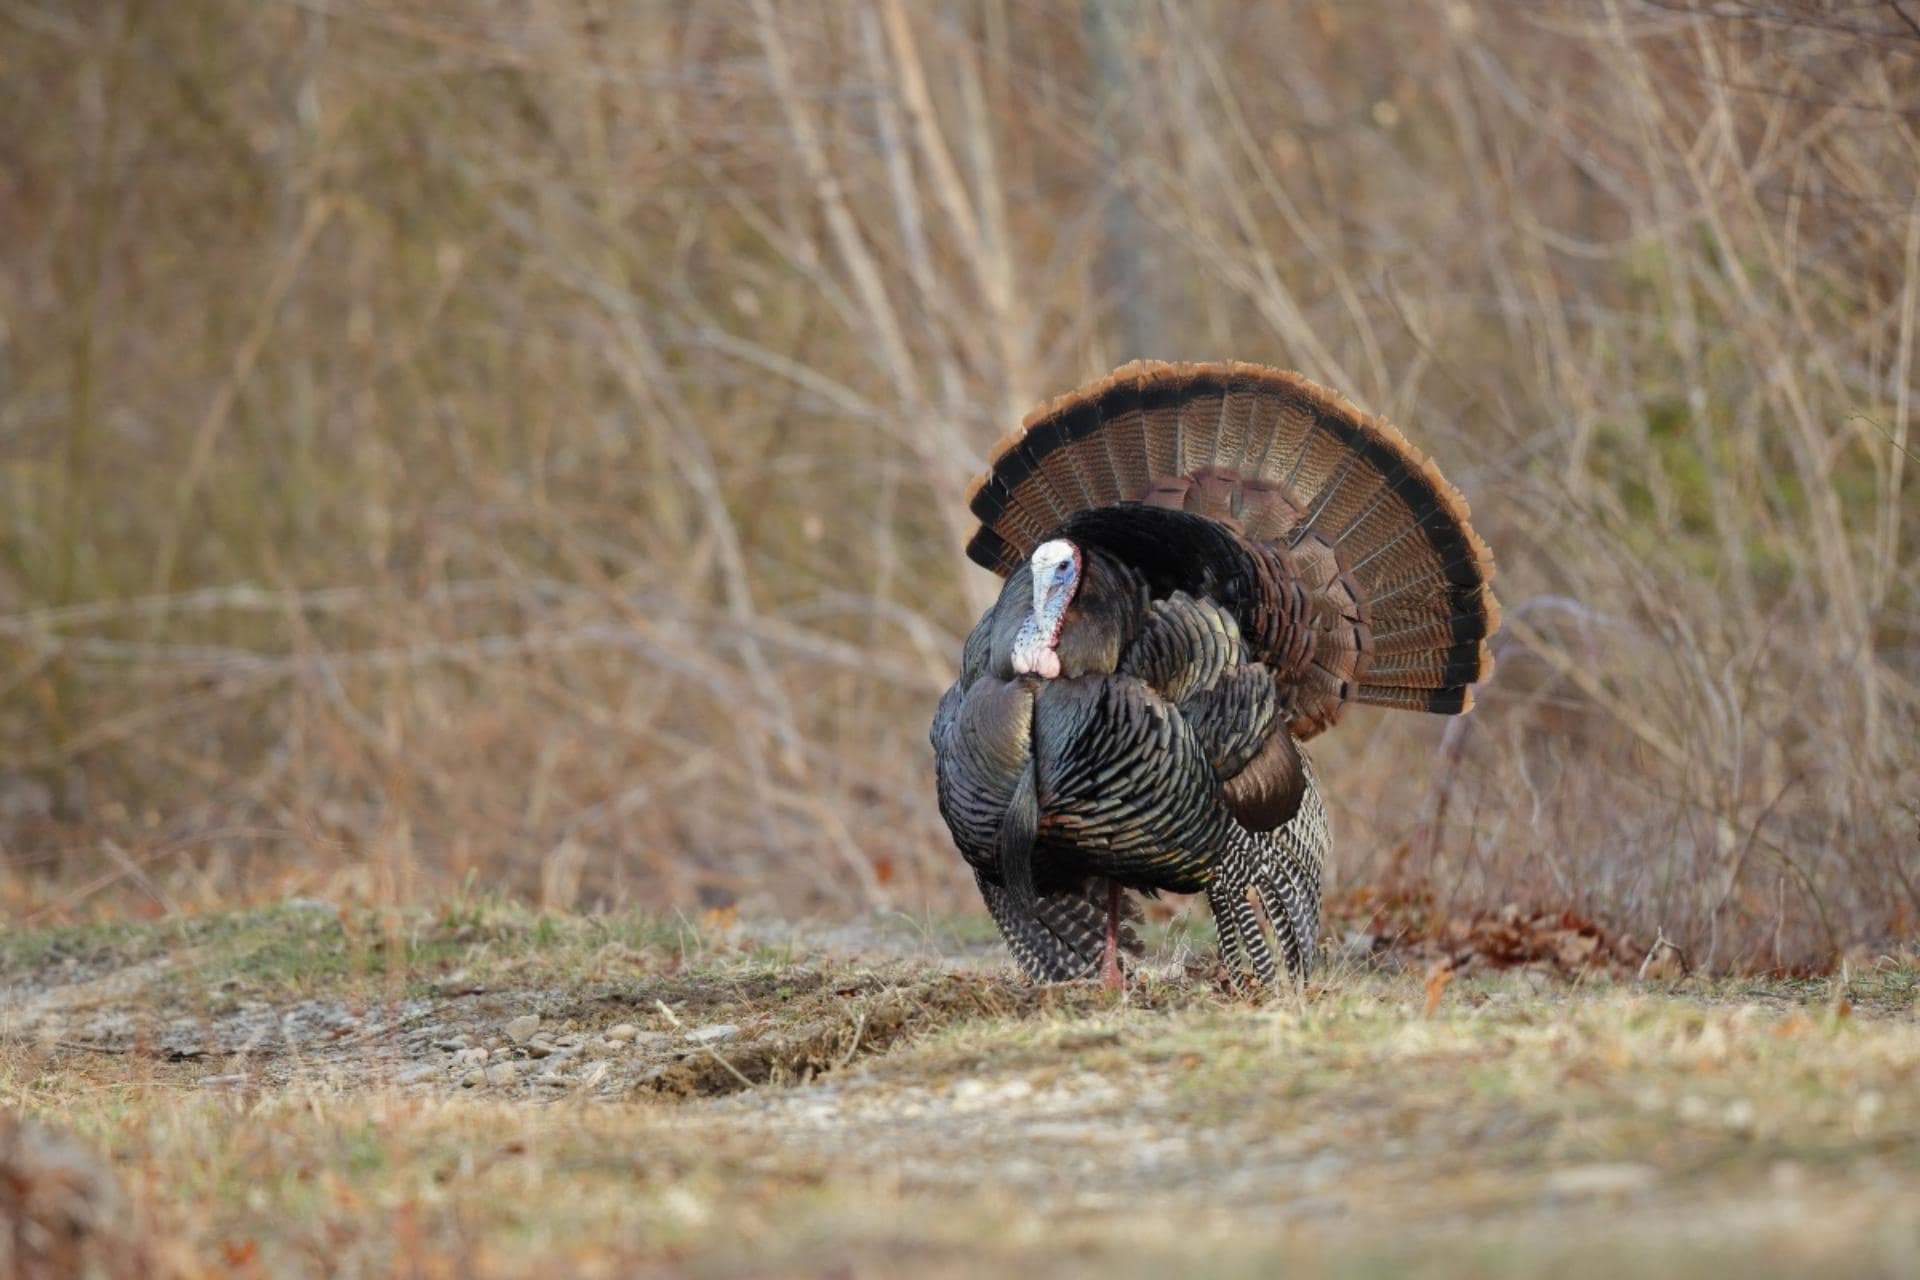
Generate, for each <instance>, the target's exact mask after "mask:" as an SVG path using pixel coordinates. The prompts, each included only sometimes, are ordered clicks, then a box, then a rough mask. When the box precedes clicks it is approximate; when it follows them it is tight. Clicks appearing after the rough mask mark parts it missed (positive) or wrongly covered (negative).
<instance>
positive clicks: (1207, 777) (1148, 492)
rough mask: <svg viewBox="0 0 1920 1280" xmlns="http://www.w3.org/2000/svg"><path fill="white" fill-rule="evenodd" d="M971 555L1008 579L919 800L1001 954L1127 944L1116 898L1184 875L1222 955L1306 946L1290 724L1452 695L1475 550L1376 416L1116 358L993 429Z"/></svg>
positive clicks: (1433, 482)
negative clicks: (1003, 949)
mask: <svg viewBox="0 0 1920 1280" xmlns="http://www.w3.org/2000/svg"><path fill="white" fill-rule="evenodd" d="M970 505H971V508H972V511H973V513H974V515H975V516H977V517H978V518H979V520H980V528H979V530H978V531H977V532H976V533H975V534H974V536H973V539H972V541H971V542H970V543H969V544H968V546H967V554H968V556H970V557H971V558H972V559H973V560H974V561H976V562H977V563H979V564H981V565H983V566H985V567H986V568H989V569H992V570H993V571H994V572H995V573H998V574H1000V575H1002V576H1003V577H1005V578H1006V585H1005V587H1004V588H1002V590H1001V592H1000V598H999V600H998V602H996V603H995V604H994V605H993V607H992V608H990V609H988V610H987V612H986V614H985V615H984V616H983V617H982V618H981V619H980V622H979V624H978V625H977V626H975V627H974V629H973V632H972V634H971V635H969V636H968V637H967V641H966V646H965V649H964V651H963V654H962V658H961V672H960V678H959V680H958V681H957V682H955V684H954V685H953V687H952V688H951V689H949V690H947V693H946V695H945V696H944V697H943V698H942V699H941V700H940V707H939V710H938V711H937V712H936V713H935V716H934V721H933V728H932V735H931V736H932V740H933V748H934V753H935V758H936V762H937V777H938V790H939V802H940V811H941V815H942V816H943V817H944V818H945V819H946V822H947V825H948V828H949V829H950V830H951V831H952V833H953V838H954V842H955V843H956V844H957V845H958V846H959V848H960V851H961V853H962V855H963V856H964V857H965V858H966V859H967V861H968V863H969V864H971V865H972V867H973V869H974V873H975V876H976V878H977V880H978V881H979V885H980V891H981V894H982V896H983V897H984V898H985V899H986V903H987V907H988V909H989V911H990V912H991V913H992V915H993V918H994V920H995V921H996V922H997V923H998V925H999V927H1000V930H1001V932H1002V933H1003V934H1004V935H1005V937H1006V940H1007V943H1008V946H1009V947H1010V949H1011V950H1012V952H1013V954H1014V956H1015V958H1016V960H1017V961H1018V963H1019V964H1020V966H1021V967H1022V968H1023V969H1024V970H1025V971H1026V972H1027V973H1028V974H1029V975H1030V976H1032V977H1034V978H1035V979H1038V980H1042V981H1061V980H1065V979H1070V978H1080V977H1088V976H1091V975H1092V974H1093V973H1094V972H1096V971H1099V972H1102V973H1103V974H1104V976H1105V978H1106V981H1107V982H1108V984H1109V985H1111V986H1119V985H1121V983H1122V978H1121V974H1120V969H1119V964H1118V953H1119V951H1121V950H1134V949H1135V948H1136V946H1137V944H1136V942H1135V940H1134V938H1133V936H1132V929H1131V923H1132V918H1133V917H1132V912H1131V900H1130V899H1128V898H1127V897H1126V894H1125V892H1124V891H1125V890H1129V889H1131V890H1137V891H1140V892H1144V893H1157V892H1160V891H1163V890H1164V891H1171V892H1177V893H1205V894H1206V896H1207V901H1208V904H1209V906H1210V907H1211V908H1212V911H1213V915H1214V920H1215V922H1216V925H1217V927H1218V931H1219V934H1220V943H1221V951H1222V956H1223V959H1225V960H1226V961H1227V963H1228V965H1229V966H1230V967H1231V968H1232V969H1233V970H1235V971H1236V972H1237V973H1239V974H1240V975H1242V976H1243V977H1244V976H1247V975H1248V974H1250V975H1251V976H1253V977H1255V978H1257V979H1258V980H1259V981H1260V982H1262V983H1271V982H1272V980H1273V978H1274V975H1275V964H1274V957H1273V950H1272V946H1271V944H1270V943H1269V941H1268V938H1267V936H1266V932H1265V929H1263V922H1262V917H1264V924H1265V928H1270V929H1271V930H1272V934H1273V939H1274V940H1275V941H1277V942H1278V944H1279V947H1280V951H1281V954H1282V956H1283V958H1284V960H1285V962H1286V965H1287V968H1288V969H1290V970H1291V971H1292V972H1293V973H1295V974H1298V975H1303V974H1304V973H1306V971H1307V970H1308V968H1309V967H1310V966H1311V964H1312V961H1313V958H1314V948H1315V940H1316V936H1317V933H1318V929H1319V918H1320V875H1321V867H1322V864H1323V862H1324V859H1325V855H1326V851H1327V848H1328V846H1329V844H1330V841H1331V835H1330V832H1329V830H1328V826H1327V819H1326V811H1325V809H1324V808H1323V807H1322V805H1321V800H1320V792H1319V788H1318V786H1317V784H1316V781H1315V778H1314V773H1313V769H1312V766H1311V765H1310V764H1309V763H1308V760H1307V756H1306V754H1305V752H1303V751H1302V750H1301V749H1300V745H1299V743H1300V741H1301V740H1303V739H1306V738H1310V737H1312V736H1313V735H1314V734H1317V733H1319V732H1320V731H1321V730H1323V729H1326V728H1328V727H1329V726H1331V725H1332V724H1334V723H1335V722H1336V721H1338V720H1339V719H1340V718H1341V716H1342V715H1343V714H1344V713H1345V712H1346V710H1347V708H1348V707H1349V706H1350V705H1351V704H1353V703H1355V702H1361V703H1369V704H1372V705H1375V706H1383V707H1399V708H1404V709H1408V710H1415V711H1431V712H1438V713H1440V714H1444V715H1453V714H1457V713H1460V712H1463V711H1465V710H1467V709H1468V708H1469V707H1470V706H1471V705H1472V700H1473V694H1472V688H1471V686H1472V685H1473V684H1474V683H1475V682H1476V681H1479V680H1482V679H1484V678H1485V677H1486V675H1487V673H1488V671H1489V670H1490V668H1491V658H1490V655H1489V653H1488V649H1487V645H1486V640H1487V638H1488V637H1490V636H1491V635H1492V634H1493V633H1494V630H1495V628H1496V627H1497V626H1498V625H1499V605H1498V603H1497V602H1496V601H1495V600H1494V596H1493V592H1492V590H1491V588H1490V586H1489V583H1490V581H1491V579H1492V576H1493V559H1492V556H1491V555H1490V554H1489V552H1488V550H1487V548H1486V545H1485V544H1484V543H1482V542H1481V540H1480V539H1479V537H1478V536H1477V535H1476V534H1475V533H1474V532H1473V530H1472V529H1471V528H1470V527H1469V526H1468V524H1467V516H1468V512H1467V504H1466V502H1465V501H1464V500H1463V499H1462V498H1461V497H1460V495H1459V494H1458V493H1457V492H1456V491H1455V490H1454V489H1453V488H1452V486H1450V485H1449V484H1448V483H1447V482H1446V481H1445V480H1444V479H1443V478H1442V477H1441V475H1440V472H1439V470H1438V469H1437V468H1435V467H1434V465H1433V464H1432V463H1431V462H1428V461H1426V460H1425V459H1424V458H1423V457H1422V456H1421V455H1420V453H1419V452H1418V451H1417V450H1415V449H1414V448H1413V446H1412V445H1410V444H1408V443H1407V441H1406V440H1405V439H1404V438H1403V437H1402V436H1401V435H1400V433H1399V432H1398V431H1396V430H1395V429H1394V428H1393V427H1391V426H1389V425H1388V424H1387V423H1385V422H1383V421H1380V420H1379V419H1376V418H1371V417H1368V416H1367V415H1365V414H1362V413H1361V412H1360V411H1359V410H1357V409H1355V408H1354V407H1353V406H1352V405H1350V404H1348V403H1347V402H1346V401H1344V400H1342V399H1341V398H1339V397H1338V396H1336V395H1333V394H1332V393H1330V392H1328V391H1326V390H1324V389H1322V388H1320V387H1318V386H1315V385H1314V384H1313V383H1311V382H1308V381H1307V380H1306V379H1304V378H1301V377H1299V376H1298V375H1296V374H1292V373H1283V372H1280V371H1278V370H1274V369H1267V368H1262V367H1259V366H1255V365H1246V364H1193V365H1188V364H1165V363H1159V362H1140V363H1135V364H1130V365H1128V366H1126V367H1125V368H1122V369H1120V370H1118V371H1117V372H1115V373H1114V374H1112V375H1111V376H1110V377H1107V378H1105V379H1102V380H1101V381H1099V382H1096V383H1093V384H1092V385H1090V386H1087V387H1084V388H1082V389H1081V390H1079V391H1076V392H1073V393H1072V394H1070V395H1067V396H1064V397H1062V398H1060V399H1058V400H1055V401H1054V402H1053V403H1051V404H1048V405H1046V406H1044V407H1042V408H1041V409H1040V410H1038V411H1037V412H1035V413H1034V414H1032V415H1031V416H1030V417H1029V418H1028V419H1027V421H1026V423H1025V425H1024V427H1023V428H1022V429H1021V430H1020V431H1018V432H1015V433H1014V434H1013V435H1011V436H1009V437H1007V438H1006V439H1004V440H1002V441H1001V442H1000V444H999V445H998V446H997V447H996V448H995V450H994V453H993V460H992V467H991V469H990V470H989V471H988V472H987V474H986V475H984V476H982V477H981V478H980V479H979V480H978V481H977V482H976V483H975V485H974V488H973V492H972V495H971V498H970Z"/></svg>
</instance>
